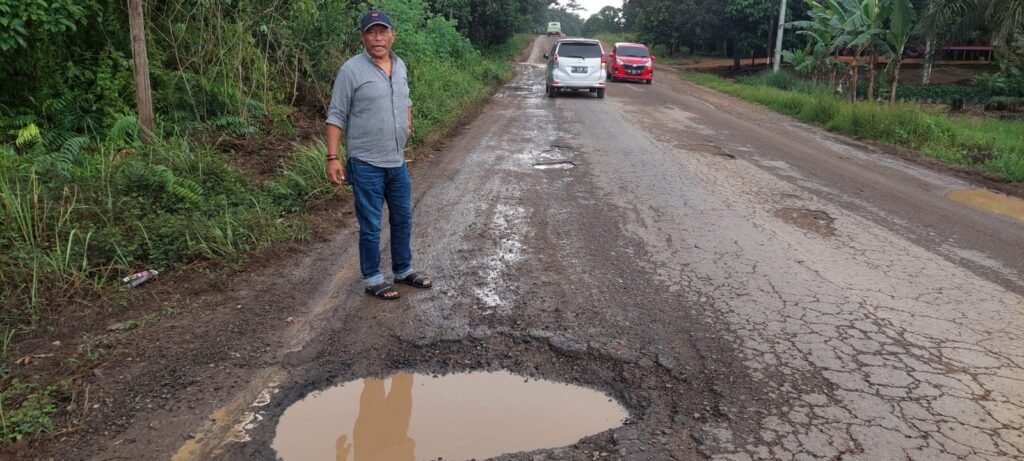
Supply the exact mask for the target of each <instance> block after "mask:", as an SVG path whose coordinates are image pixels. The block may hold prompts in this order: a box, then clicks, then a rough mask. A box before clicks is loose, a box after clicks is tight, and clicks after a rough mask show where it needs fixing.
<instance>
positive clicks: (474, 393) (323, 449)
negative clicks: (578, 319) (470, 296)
mask: <svg viewBox="0 0 1024 461" xmlns="http://www.w3.org/2000/svg"><path fill="white" fill-rule="evenodd" d="M627 416H628V414H627V412H626V410H625V409H624V408H622V406H621V405H619V404H618V403H617V402H615V401H613V400H611V399H610V398H609V397H608V396H607V395H605V394H602V393H600V392H597V391H594V390H591V389H586V388H581V387H576V386H570V385H567V384H561V383H554V382H549V381H534V380H527V379H526V378H524V377H522V376H517V375H514V374H511V373H507V372H501V373H463V374H453V375H447V376H442V377H431V376H426V375H419V374H415V375H414V374H404V373H403V374H397V375H394V376H392V377H391V378H388V379H363V380H360V381H353V382H350V383H347V384H344V385H342V386H339V387H335V388H332V389H328V390H326V391H322V392H317V393H314V394H311V395H310V396H309V397H307V398H306V399H304V400H302V401H300V402H298V403H296V404H294V405H292V406H291V407H290V408H288V409H287V410H285V412H284V414H283V415H282V416H281V420H280V422H279V423H278V426H277V438H276V439H274V444H273V447H274V449H275V450H277V453H278V455H279V456H280V457H281V458H282V459H284V460H285V461H295V460H310V461H315V460H336V461H412V460H424V459H430V460H436V459H438V458H442V459H444V460H446V461H450V460H467V459H484V458H489V457H493V456H497V455H500V454H503V453H514V452H519V451H529V450H537V449H542V448H556V447H562V446H566V445H571V444H573V443H575V442H576V441H578V440H580V439H582V438H584V437H586V436H589V435H593V434H597V433H600V432H603V431H605V430H608V429H612V428H615V427H618V426H620V425H622V423H623V422H624V421H625V419H626V417H627Z"/></svg>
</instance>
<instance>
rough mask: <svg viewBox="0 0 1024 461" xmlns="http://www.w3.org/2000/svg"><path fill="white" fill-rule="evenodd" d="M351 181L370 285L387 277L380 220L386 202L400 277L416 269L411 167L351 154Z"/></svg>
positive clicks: (394, 263)
mask: <svg viewBox="0 0 1024 461" xmlns="http://www.w3.org/2000/svg"><path fill="white" fill-rule="evenodd" d="M346 166H347V168H346V169H347V170H348V171H347V173H346V176H347V177H348V181H349V182H350V183H352V193H353V195H354V196H355V202H356V203H355V208H356V219H357V220H358V221H359V269H360V271H361V272H362V275H363V281H364V282H365V283H366V284H367V285H376V284H378V283H381V282H383V281H384V275H383V274H381V272H380V222H381V217H382V215H383V207H384V203H385V202H387V204H388V221H389V222H390V223H391V269H392V270H393V271H394V273H395V276H396V277H398V278H401V277H404V276H406V275H408V274H409V273H411V272H412V183H411V182H410V180H409V170H408V169H407V168H406V167H405V165H402V166H400V167H397V168H380V167H376V166H373V165H370V164H369V163H366V162H364V161H362V160H359V159H355V158H349V159H348V163H347V165H346Z"/></svg>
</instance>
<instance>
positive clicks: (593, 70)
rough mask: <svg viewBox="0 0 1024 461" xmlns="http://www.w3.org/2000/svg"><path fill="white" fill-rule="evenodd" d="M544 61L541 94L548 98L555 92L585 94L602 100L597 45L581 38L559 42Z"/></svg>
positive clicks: (601, 55)
mask: <svg viewBox="0 0 1024 461" xmlns="http://www.w3.org/2000/svg"><path fill="white" fill-rule="evenodd" d="M544 59H547V60H548V70H547V76H546V80H545V82H544V83H545V90H546V91H547V93H548V97H551V98H553V97H555V95H557V94H558V92H559V91H564V90H574V91H578V90H588V91H590V92H591V93H597V97H598V98H604V83H605V75H606V74H607V72H606V71H605V61H604V49H603V48H601V42H599V41H597V40H587V39H582V38H569V39H562V40H559V41H558V42H557V43H555V46H553V47H552V48H551V52H550V53H545V54H544Z"/></svg>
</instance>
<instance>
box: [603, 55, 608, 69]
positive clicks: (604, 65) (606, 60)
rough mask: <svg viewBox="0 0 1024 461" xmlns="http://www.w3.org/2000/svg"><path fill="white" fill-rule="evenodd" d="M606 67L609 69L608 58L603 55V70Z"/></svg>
mask: <svg viewBox="0 0 1024 461" xmlns="http://www.w3.org/2000/svg"><path fill="white" fill-rule="evenodd" d="M606 67H608V58H607V57H606V56H605V55H603V54H602V55H601V70H604V69H605V68H606Z"/></svg>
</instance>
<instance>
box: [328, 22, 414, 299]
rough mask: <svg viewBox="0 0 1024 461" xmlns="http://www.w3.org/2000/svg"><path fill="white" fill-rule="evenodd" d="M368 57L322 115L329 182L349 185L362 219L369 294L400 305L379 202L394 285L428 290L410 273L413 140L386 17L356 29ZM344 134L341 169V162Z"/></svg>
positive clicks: (356, 59)
mask: <svg viewBox="0 0 1024 461" xmlns="http://www.w3.org/2000/svg"><path fill="white" fill-rule="evenodd" d="M359 29H360V31H361V33H360V36H361V37H362V40H363V45H365V47H366V52H365V53H361V54H358V55H356V56H353V57H352V58H351V59H349V60H348V61H347V62H346V63H345V64H344V65H342V66H341V69H340V70H338V75H337V76H336V77H335V79H334V90H333V91H332V93H331V105H330V107H329V108H328V109H327V176H328V177H329V178H330V180H331V182H333V183H334V184H337V185H341V184H343V183H344V182H345V181H346V180H347V181H348V182H350V183H351V184H352V193H353V195H354V198H355V209H356V219H357V220H358V221H359V267H360V270H361V271H362V275H363V282H365V284H366V293H368V294H371V295H373V296H376V297H378V298H381V299H398V297H399V294H398V291H396V290H395V287H394V286H393V285H392V284H390V283H388V282H387V281H386V280H385V279H384V275H383V274H382V273H381V271H380V227H381V218H382V214H383V206H384V202H387V204H388V220H389V222H390V223H391V263H392V267H391V269H392V270H393V271H394V274H395V282H396V283H405V284H408V285H412V286H414V287H417V288H430V287H431V281H430V279H429V278H427V277H426V276H424V275H422V274H419V273H417V272H416V271H415V270H413V268H412V244H411V240H412V184H411V183H410V181H409V172H408V170H407V168H406V165H405V156H404V155H403V150H404V149H405V143H406V141H408V139H409V135H410V134H412V100H411V99H409V78H408V74H407V73H406V69H405V63H404V62H402V60H401V59H399V58H398V56H396V55H395V54H394V53H392V52H391V45H392V44H393V43H394V42H395V30H394V27H393V26H392V25H391V18H390V17H388V15H387V14H386V13H384V12H383V11H377V10H373V11H370V12H368V13H366V14H365V15H363V18H362V20H361V21H360V27H359ZM343 133H344V135H345V147H346V149H347V152H346V156H345V159H346V162H345V163H346V164H345V165H344V166H342V164H341V162H340V161H339V160H338V147H339V145H340V143H341V138H342V134H343Z"/></svg>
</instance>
